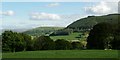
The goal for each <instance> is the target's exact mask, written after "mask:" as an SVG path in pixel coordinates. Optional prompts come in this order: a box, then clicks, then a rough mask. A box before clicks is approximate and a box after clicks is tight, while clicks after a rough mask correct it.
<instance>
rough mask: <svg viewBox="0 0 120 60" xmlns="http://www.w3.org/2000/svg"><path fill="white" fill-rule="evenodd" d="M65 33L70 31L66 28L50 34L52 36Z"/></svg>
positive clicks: (67, 33)
mask: <svg viewBox="0 0 120 60" xmlns="http://www.w3.org/2000/svg"><path fill="white" fill-rule="evenodd" d="M63 35H69V32H68V31H64V30H58V31H56V32H53V33H52V34H50V36H63Z"/></svg>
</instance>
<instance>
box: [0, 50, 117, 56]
mask: <svg viewBox="0 0 120 60" xmlns="http://www.w3.org/2000/svg"><path fill="white" fill-rule="evenodd" d="M2 57H3V58H118V51H117V50H44V51H25V52H15V53H3V54H2Z"/></svg>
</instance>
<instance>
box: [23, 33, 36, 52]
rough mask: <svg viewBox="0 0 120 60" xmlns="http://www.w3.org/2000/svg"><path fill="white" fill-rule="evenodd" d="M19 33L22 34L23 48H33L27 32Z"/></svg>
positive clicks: (30, 49)
mask: <svg viewBox="0 0 120 60" xmlns="http://www.w3.org/2000/svg"><path fill="white" fill-rule="evenodd" d="M21 35H22V36H23V39H24V43H25V50H27V51H32V50H34V47H33V41H32V39H31V36H29V35H27V34H23V33H21Z"/></svg>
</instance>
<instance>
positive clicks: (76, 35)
mask: <svg viewBox="0 0 120 60" xmlns="http://www.w3.org/2000/svg"><path fill="white" fill-rule="evenodd" d="M80 34H81V33H71V34H70V35H65V36H50V38H52V39H53V40H56V39H65V40H86V38H84V37H83V36H82V38H79V39H78V38H76V37H78V36H79V35H80Z"/></svg>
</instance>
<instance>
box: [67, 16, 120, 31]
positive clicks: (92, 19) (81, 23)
mask: <svg viewBox="0 0 120 60" xmlns="http://www.w3.org/2000/svg"><path fill="white" fill-rule="evenodd" d="M118 17H120V14H109V15H103V16H88V17H86V18H82V19H79V20H77V21H75V22H73V23H72V24H70V25H68V26H67V28H69V29H79V30H80V29H90V28H92V27H93V26H94V25H96V24H98V23H100V22H110V23H117V22H118V20H120V19H118Z"/></svg>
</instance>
